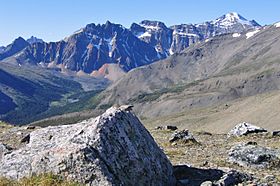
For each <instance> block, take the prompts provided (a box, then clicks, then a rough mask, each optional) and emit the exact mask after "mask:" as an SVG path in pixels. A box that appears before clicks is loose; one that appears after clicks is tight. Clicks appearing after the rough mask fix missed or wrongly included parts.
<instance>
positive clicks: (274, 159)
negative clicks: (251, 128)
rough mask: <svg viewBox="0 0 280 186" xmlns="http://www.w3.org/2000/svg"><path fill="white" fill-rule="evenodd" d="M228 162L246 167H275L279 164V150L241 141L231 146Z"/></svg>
mask: <svg viewBox="0 0 280 186" xmlns="http://www.w3.org/2000/svg"><path fill="white" fill-rule="evenodd" d="M228 160H229V162H231V163H236V164H238V165H240V166H247V167H258V168H267V167H277V166H280V152H279V151H277V150H272V149H269V148H265V147H261V146H258V145H253V144H248V143H242V144H239V145H236V146H235V147H233V148H231V150H230V152H229V158H228Z"/></svg>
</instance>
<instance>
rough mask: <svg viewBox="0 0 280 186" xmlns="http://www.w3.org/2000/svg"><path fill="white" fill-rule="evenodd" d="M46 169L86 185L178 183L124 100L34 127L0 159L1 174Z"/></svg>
mask: <svg viewBox="0 0 280 186" xmlns="http://www.w3.org/2000/svg"><path fill="white" fill-rule="evenodd" d="M46 172H52V173H54V174H59V175H62V176H63V177H64V178H66V179H72V180H75V181H78V182H81V183H86V184H88V185H175V183H176V179H175V177H174V176H173V168H172V165H171V163H170V162H169V160H168V159H167V157H166V156H165V154H164V153H163V152H162V150H161V149H160V148H159V147H158V146H157V144H156V143H155V141H154V139H153V138H152V136H151V135H150V134H149V132H148V131H147V130H146V129H145V127H144V126H143V125H142V124H141V122H140V121H139V120H138V118H137V117H136V116H135V115H134V114H133V113H132V112H131V111H130V107H125V106H122V107H119V108H116V107H112V108H110V109H108V110H107V111H106V112H105V113H104V114H102V115H101V116H99V117H96V118H92V119H89V120H86V121H83V122H81V123H77V124H73V125H67V126H65V125H64V126H52V127H47V128H42V129H38V130H35V131H33V132H31V133H30V140H29V143H28V144H27V145H26V146H24V147H22V148H20V149H18V150H15V151H13V152H12V153H10V154H6V155H3V157H2V160H1V163H0V176H4V177H7V178H11V179H19V178H22V177H28V176H31V175H34V174H41V173H46Z"/></svg>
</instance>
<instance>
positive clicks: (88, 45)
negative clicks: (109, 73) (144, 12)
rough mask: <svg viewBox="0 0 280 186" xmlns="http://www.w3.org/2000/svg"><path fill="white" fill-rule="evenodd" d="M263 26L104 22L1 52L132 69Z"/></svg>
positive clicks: (235, 20)
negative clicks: (201, 43)
mask: <svg viewBox="0 0 280 186" xmlns="http://www.w3.org/2000/svg"><path fill="white" fill-rule="evenodd" d="M259 27H260V25H259V24H257V23H256V22H255V21H248V20H247V19H245V18H243V17H242V16H240V15H239V14H237V13H229V14H226V15H223V16H221V17H220V18H218V19H216V20H213V21H208V22H205V23H202V24H181V25H174V26H171V27H169V28H168V27H167V26H166V25H165V24H164V23H162V22H159V21H148V20H145V21H142V22H141V23H140V24H136V23H133V24H132V25H131V27H130V29H126V28H125V27H123V26H122V25H120V24H113V23H110V22H109V21H108V22H106V24H103V25H100V24H97V25H96V24H88V25H86V27H84V28H82V29H80V30H78V31H77V32H75V33H74V34H73V35H71V36H69V37H67V38H65V39H64V40H61V41H58V42H50V43H45V42H43V41H42V40H40V39H37V38H35V37H31V38H30V39H28V40H27V41H24V40H23V39H22V38H21V40H23V41H21V42H22V43H23V45H21V46H20V47H16V50H14V49H13V50H12V51H11V52H8V53H7V52H4V53H6V54H1V53H2V52H0V60H1V59H4V58H7V57H10V56H12V55H14V54H16V53H18V52H19V53H18V54H17V55H16V56H14V57H15V58H16V60H17V62H18V63H21V64H22V63H26V62H27V63H31V64H40V65H41V66H47V67H55V68H60V69H62V70H63V69H68V70H72V71H76V72H78V71H83V72H86V73H92V72H93V71H96V70H99V69H100V68H101V67H102V66H103V65H104V64H108V63H114V64H118V65H119V66H120V67H121V68H122V69H123V70H124V71H129V70H131V69H134V68H136V67H139V66H143V65H147V64H150V63H152V62H154V61H158V60H160V59H164V58H166V57H168V56H170V55H172V54H174V53H176V52H180V51H182V50H184V49H185V48H187V47H189V46H190V45H191V44H193V43H197V42H199V41H202V40H205V39H208V38H210V37H213V36H216V35H221V34H225V33H241V32H244V31H246V30H249V29H255V28H259ZM2 50H4V49H2ZM5 50H6V49H5Z"/></svg>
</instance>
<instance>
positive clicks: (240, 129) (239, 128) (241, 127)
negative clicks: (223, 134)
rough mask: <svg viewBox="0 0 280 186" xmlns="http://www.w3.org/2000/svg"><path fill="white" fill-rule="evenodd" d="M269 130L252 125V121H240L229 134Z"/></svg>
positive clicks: (236, 134) (241, 134) (239, 134)
mask: <svg viewBox="0 0 280 186" xmlns="http://www.w3.org/2000/svg"><path fill="white" fill-rule="evenodd" d="M261 132H267V130H266V129H263V128H261V127H258V126H255V125H252V124H250V123H246V122H243V123H239V124H237V125H236V126H235V127H234V128H233V129H232V130H231V131H230V132H229V133H228V136H229V137H230V136H243V135H247V134H251V133H261Z"/></svg>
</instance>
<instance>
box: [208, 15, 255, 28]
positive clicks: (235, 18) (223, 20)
mask: <svg viewBox="0 0 280 186" xmlns="http://www.w3.org/2000/svg"><path fill="white" fill-rule="evenodd" d="M213 24H214V25H216V26H220V27H231V26H233V25H235V24H242V25H248V26H253V27H258V26H260V25H259V24H258V23H257V22H255V21H254V20H252V21H249V20H247V19H245V18H244V17H242V16H241V15H240V14H238V13H236V12H230V13H227V14H225V15H223V16H221V17H219V18H218V19H216V20H214V21H213Z"/></svg>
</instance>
